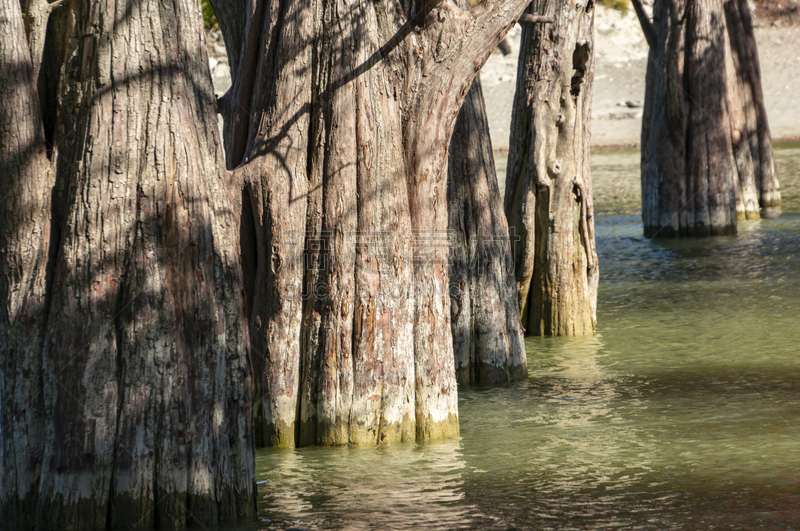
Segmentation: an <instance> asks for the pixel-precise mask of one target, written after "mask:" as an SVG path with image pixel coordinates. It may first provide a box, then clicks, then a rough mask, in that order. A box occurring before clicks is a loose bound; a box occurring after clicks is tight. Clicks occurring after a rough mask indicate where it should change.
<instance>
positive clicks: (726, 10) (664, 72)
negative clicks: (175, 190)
mask: <svg viewBox="0 0 800 531" xmlns="http://www.w3.org/2000/svg"><path fill="white" fill-rule="evenodd" d="M640 20H643V27H644V28H645V31H646V33H647V34H650V35H653V36H654V42H653V44H652V45H651V47H650V58H649V61H648V68H647V81H646V93H645V106H644V118H643V120H642V219H643V222H644V232H645V236H647V237H676V236H708V235H716V234H733V233H735V232H736V230H737V219H739V220H740V219H757V218H759V217H760V210H761V209H762V208H775V207H779V206H780V187H779V185H778V180H777V176H776V174H775V164H774V159H773V153H772V144H771V140H770V135H769V125H768V123H767V117H766V111H765V109H764V102H763V94H762V90H761V80H760V77H761V76H760V71H759V63H758V52H757V49H756V42H755V36H754V34H753V27H752V21H751V18H750V13H749V9H748V7H747V2H742V1H740V0H683V1H677V2H674V1H666V0H664V1H661V0H659V1H657V2H655V5H654V18H653V23H652V24H651V23H649V22H647V21H646V20H644V19H643V18H641V17H640Z"/></svg>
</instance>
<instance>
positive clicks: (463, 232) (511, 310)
mask: <svg viewBox="0 0 800 531" xmlns="http://www.w3.org/2000/svg"><path fill="white" fill-rule="evenodd" d="M447 206H448V211H449V227H450V243H451V250H450V270H449V274H450V298H451V301H450V304H451V306H450V309H451V319H452V322H451V327H452V331H453V351H454V355H455V368H456V379H457V381H458V383H459V384H464V383H497V382H508V381H512V380H518V379H520V378H524V377H525V376H527V373H528V370H527V360H526V357H525V342H524V337H523V332H522V325H521V323H520V320H519V306H518V304H517V285H516V282H515V279H514V261H513V260H514V259H513V255H512V254H511V245H510V242H509V238H508V223H507V222H506V217H505V214H504V212H503V200H502V198H501V197H500V189H499V187H498V184H497V173H496V172H495V164H494V155H493V154H492V142H491V140H490V138H489V124H488V121H487V118H486V107H485V103H484V100H483V91H482V90H481V84H480V80H479V79H476V80H475V82H474V83H473V84H472V88H471V89H470V91H469V94H467V98H466V99H465V100H464V105H463V106H462V107H461V111H460V112H459V114H458V118H457V119H456V125H455V129H454V131H453V138H452V139H451V140H450V159H449V162H448V175H447Z"/></svg>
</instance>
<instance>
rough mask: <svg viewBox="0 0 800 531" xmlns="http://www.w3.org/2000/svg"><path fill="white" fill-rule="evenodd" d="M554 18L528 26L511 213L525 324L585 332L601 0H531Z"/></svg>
mask: <svg viewBox="0 0 800 531" xmlns="http://www.w3.org/2000/svg"><path fill="white" fill-rule="evenodd" d="M529 9H530V10H531V11H536V12H542V13H544V14H545V15H551V16H553V17H554V20H555V21H554V23H553V24H547V25H525V26H524V27H523V31H522V40H521V45H520V60H519V68H518V71H517V91H516V94H515V96H514V110H513V114H512V120H511V139H510V145H509V147H510V149H509V154H508V170H507V171H508V175H507V178H506V195H505V210H506V215H507V216H508V223H509V227H510V230H511V231H512V234H513V235H515V236H516V237H518V238H519V241H518V242H517V243H516V245H515V249H514V259H515V271H516V279H517V287H518V291H519V306H520V309H521V312H522V322H523V323H524V324H525V326H526V329H527V332H528V333H529V334H533V335H581V334H590V333H592V332H593V331H594V329H595V327H596V323H597V318H596V306H597V282H598V276H599V269H598V265H597V251H596V249H595V238H594V208H593V206H592V179H591V172H590V168H589V138H590V132H589V125H590V118H591V101H592V80H593V77H594V4H593V2H592V1H591V0H589V1H588V3H583V2H581V1H579V2H572V1H565V0H534V2H533V3H532V4H531V7H530V8H529Z"/></svg>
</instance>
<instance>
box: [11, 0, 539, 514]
mask: <svg viewBox="0 0 800 531" xmlns="http://www.w3.org/2000/svg"><path fill="white" fill-rule="evenodd" d="M524 3H525V0H506V1H505V2H502V3H485V4H481V5H479V6H477V7H475V8H473V9H471V10H468V11H467V10H462V9H459V8H458V7H456V6H455V5H453V4H452V3H451V2H450V0H445V1H443V2H434V3H430V4H426V5H421V6H413V7H412V6H405V7H404V8H403V9H400V8H399V6H394V5H392V6H390V5H389V4H375V3H373V2H367V1H365V0H324V1H312V0H307V1H305V2H289V1H288V0H271V1H266V0H265V1H262V0H254V1H253V2H250V3H248V4H247V5H246V6H245V7H242V3H241V2H233V0H230V1H229V2H227V3H226V2H225V1H221V2H215V4H219V5H215V7H216V8H217V9H218V10H217V14H218V16H220V17H222V18H227V19H228V20H220V26H221V28H222V30H223V32H224V33H225V38H226V40H227V39H231V42H230V44H229V50H231V52H230V53H231V54H232V58H231V59H232V60H231V65H232V66H234V72H233V75H234V85H233V88H232V91H231V92H230V93H229V94H227V95H226V96H225V97H223V98H221V99H220V100H219V101H218V102H217V104H218V105H217V110H218V111H219V112H221V113H222V114H223V116H224V118H225V123H226V125H225V135H224V136H225V144H226V146H227V147H228V150H227V152H226V162H225V163H224V162H223V155H222V149H221V146H220V142H219V138H218V133H217V125H216V124H217V122H216V116H215V112H214V111H215V109H214V98H213V92H212V87H211V80H210V75H209V71H208V60H207V56H206V52H205V43H204V40H203V39H204V37H203V35H202V29H201V28H202V26H201V21H200V14H199V10H198V9H197V5H196V4H195V3H193V2H188V1H186V0H142V1H137V2H132V1H130V0H115V1H112V2H106V3H97V2H91V1H89V0H75V1H73V2H70V3H68V4H63V6H62V7H60V8H59V11H58V14H59V15H58V16H59V19H58V24H57V25H51V26H50V29H48V30H47V32H46V35H47V37H46V39H45V40H46V42H45V43H44V48H43V49H44V52H43V53H44V59H45V61H46V62H45V63H43V64H47V65H48V70H50V69H51V67H52V69H54V70H55V71H57V72H58V78H59V79H58V80H57V82H56V83H54V82H53V80H52V79H48V80H46V82H45V83H44V85H43V86H46V88H47V91H48V95H47V97H45V98H42V101H45V100H46V101H45V103H46V105H45V110H46V112H47V116H37V112H39V111H40V110H41V108H40V109H39V110H37V109H36V106H37V99H38V98H37V95H36V90H35V88H34V86H35V81H34V77H33V71H34V69H35V63H36V62H37V61H34V60H32V59H31V55H30V51H29V50H30V47H29V46H27V45H26V44H27V43H26V40H25V39H26V36H25V35H23V32H24V29H23V28H24V24H23V21H22V18H21V14H20V13H19V10H18V2H17V1H16V0H2V6H3V15H4V17H3V19H2V24H3V30H4V35H5V34H6V29H7V30H8V34H11V35H14V36H15V37H14V39H12V40H11V41H9V40H8V39H5V38H4V39H3V42H2V47H0V52H2V53H1V54H0V55H2V65H3V74H4V75H3V82H2V83H0V89H2V94H3V96H7V97H8V101H9V102H14V108H11V107H10V106H7V105H5V103H6V102H5V101H4V102H3V114H2V115H0V116H1V117H2V122H0V124H2V127H3V129H2V131H3V143H2V151H0V154H2V157H3V159H2V160H1V161H0V164H2V168H3V170H4V172H5V171H6V170H7V171H8V175H9V176H10V179H8V180H4V181H3V182H2V184H1V186H3V190H4V191H8V192H9V194H6V195H4V196H3V198H2V199H1V200H2V201H3V204H2V206H3V207H4V211H3V214H2V216H3V217H2V218H0V245H2V250H3V251H4V254H3V255H2V267H3V271H4V277H3V279H2V283H0V288H2V297H3V307H2V313H0V345H2V346H3V356H4V357H3V366H2V378H1V379H0V381H2V389H1V390H2V403H3V450H2V452H3V453H2V459H3V464H4V467H3V476H2V483H3V489H4V490H3V505H4V512H3V514H4V518H6V517H7V520H6V523H7V524H8V525H9V526H15V525H18V524H26V523H32V524H34V525H36V526H39V527H45V528H50V527H54V528H76V527H80V528H83V527H92V528H105V527H120V526H125V527H127V526H131V525H132V526H133V527H152V526H159V527H176V528H181V527H185V526H187V525H190V524H193V523H199V524H201V525H207V524H217V523H218V522H221V521H224V520H230V519H234V518H237V517H241V516H252V515H253V514H254V511H255V485H254V465H255V459H254V447H253V442H254V439H255V435H256V434H255V431H256V427H255V426H254V424H253V415H252V413H253V409H254V406H256V407H255V410H256V420H257V423H256V424H257V427H258V436H259V437H260V439H261V440H260V442H261V443H264V444H273V445H277V446H295V445H300V444H315V443H316V444H326V445H338V444H378V443H388V442H393V441H403V440H410V439H414V438H415V439H417V440H427V439H435V438H440V437H447V436H450V435H453V434H457V433H458V412H457V388H456V376H455V366H454V364H455V360H454V354H453V345H452V335H451V330H450V316H451V311H450V298H449V293H448V287H449V279H448V264H447V258H448V252H449V246H448V242H447V239H446V234H447V228H448V209H447V196H446V194H447V190H446V185H447V161H448V146H449V143H450V137H451V135H452V132H453V127H454V124H455V120H456V116H457V114H458V110H459V109H460V108H461V104H462V102H463V100H464V97H465V96H466V94H467V92H468V89H469V87H470V86H471V84H472V82H473V79H474V77H475V75H476V73H477V72H478V70H479V69H480V66H481V65H482V64H483V62H485V60H486V58H487V57H488V55H489V54H490V53H491V51H492V49H493V48H494V46H495V45H496V44H497V42H498V41H499V40H500V39H501V38H502V37H503V36H504V34H505V33H506V32H507V30H508V29H509V28H510V27H511V25H512V24H513V23H514V20H516V18H517V17H518V16H519V14H520V13H521V12H522V10H523V8H524ZM15 8H16V9H15ZM409 15H411V17H409ZM51 37H52V38H51ZM53 41H57V42H53ZM36 49H38V48H36ZM48 50H49V51H48ZM37 53H38V52H37ZM233 55H235V56H236V57H237V58H238V59H234V58H233ZM59 58H60V59H59ZM37 60H38V59H37ZM6 73H8V75H5V74H6ZM18 111H19V112H20V113H22V114H20V115H18V114H17V112H18ZM23 115H24V116H23ZM41 122H44V124H45V125H46V127H45V128H44V133H43V132H42V127H41V125H40V124H41ZM48 135H49V136H48ZM45 138H47V139H49V140H50V141H52V150H48V149H47V145H46V144H45V143H44V142H45ZM48 156H49V157H50V160H48ZM224 164H227V166H228V167H230V168H231V169H232V171H230V172H226V171H225V170H224V169H223V166H224ZM48 168H52V170H48ZM51 198H52V204H50V201H51ZM443 237H444V240H442V238H443ZM254 370H255V371H256V372H255V374H254V372H253V371H254ZM37 400H38V401H37Z"/></svg>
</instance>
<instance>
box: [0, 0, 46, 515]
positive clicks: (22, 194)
mask: <svg viewBox="0 0 800 531" xmlns="http://www.w3.org/2000/svg"><path fill="white" fill-rule="evenodd" d="M0 34H2V36H3V37H2V39H0V297H2V299H0V371H1V372H2V374H1V375H0V407H2V411H0V427H2V431H0V464H1V466H0V497H1V498H0V503H1V504H2V505H0V511H2V521H0V527H5V528H11V527H14V526H17V525H19V526H30V525H32V524H34V523H35V515H36V493H37V491H38V488H39V466H40V465H39V462H40V461H39V459H40V456H41V453H42V450H43V444H44V441H43V439H44V429H45V426H44V420H45V419H44V416H43V413H44V401H43V399H42V381H41V378H40V377H39V375H40V374H41V372H42V344H43V341H44V337H45V333H46V325H47V314H48V303H49V297H48V293H47V291H48V290H47V286H48V284H49V283H51V282H52V280H51V277H52V275H48V271H47V270H48V268H47V264H48V260H49V256H48V255H49V248H50V193H49V191H50V189H52V187H53V173H52V172H51V171H50V164H49V161H48V160H47V155H46V152H45V142H44V132H43V130H42V125H41V123H42V122H41V115H40V112H39V97H38V93H37V91H36V82H35V78H34V77H33V72H34V65H33V62H32V60H31V54H30V51H29V48H28V44H27V42H28V41H27V39H26V36H25V27H24V24H23V20H22V13H21V11H20V4H19V1H18V0H0Z"/></svg>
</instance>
